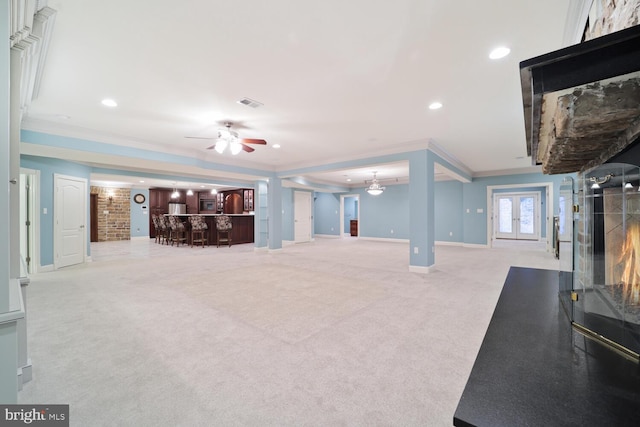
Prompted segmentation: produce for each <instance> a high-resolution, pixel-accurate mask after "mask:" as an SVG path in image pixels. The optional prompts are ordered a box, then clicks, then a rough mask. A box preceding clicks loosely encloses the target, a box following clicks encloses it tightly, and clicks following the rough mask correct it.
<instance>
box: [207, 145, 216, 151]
mask: <svg viewBox="0 0 640 427" xmlns="http://www.w3.org/2000/svg"><path fill="white" fill-rule="evenodd" d="M214 148H216V144H213V145H212V146H211V147H207V150H213V149H214Z"/></svg>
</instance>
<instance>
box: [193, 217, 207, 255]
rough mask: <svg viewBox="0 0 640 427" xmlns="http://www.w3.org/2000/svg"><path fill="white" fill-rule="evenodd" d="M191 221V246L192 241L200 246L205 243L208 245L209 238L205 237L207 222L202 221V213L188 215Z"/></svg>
mask: <svg viewBox="0 0 640 427" xmlns="http://www.w3.org/2000/svg"><path fill="white" fill-rule="evenodd" d="M189 222H190V223H191V247H193V244H194V243H200V244H202V248H204V245H205V244H206V245H207V246H209V240H208V239H207V234H208V233H207V230H208V228H209V227H207V223H206V222H204V219H203V218H202V215H192V216H190V217H189Z"/></svg>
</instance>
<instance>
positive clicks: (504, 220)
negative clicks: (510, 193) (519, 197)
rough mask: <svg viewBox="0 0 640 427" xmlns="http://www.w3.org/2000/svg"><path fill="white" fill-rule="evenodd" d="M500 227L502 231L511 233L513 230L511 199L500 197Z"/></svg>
mask: <svg viewBox="0 0 640 427" xmlns="http://www.w3.org/2000/svg"><path fill="white" fill-rule="evenodd" d="M498 212H499V214H498V216H499V221H498V222H499V224H500V225H499V227H500V233H511V232H512V228H511V227H512V221H511V219H512V216H513V203H512V202H511V199H510V198H509V199H506V198H505V199H500V206H499V211H498Z"/></svg>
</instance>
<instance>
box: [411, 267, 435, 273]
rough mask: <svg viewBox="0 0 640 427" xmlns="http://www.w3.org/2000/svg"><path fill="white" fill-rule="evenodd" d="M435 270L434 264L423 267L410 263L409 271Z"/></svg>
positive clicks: (431, 271) (428, 271) (429, 271)
mask: <svg viewBox="0 0 640 427" xmlns="http://www.w3.org/2000/svg"><path fill="white" fill-rule="evenodd" d="M434 271H436V269H435V266H434V265H430V266H429V267H423V266H420V265H410V266H409V272H410V273H419V274H429V273H433V272H434Z"/></svg>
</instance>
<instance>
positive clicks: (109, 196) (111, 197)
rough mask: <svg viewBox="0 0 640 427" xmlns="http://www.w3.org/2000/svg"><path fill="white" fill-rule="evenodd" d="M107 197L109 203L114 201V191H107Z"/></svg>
mask: <svg viewBox="0 0 640 427" xmlns="http://www.w3.org/2000/svg"><path fill="white" fill-rule="evenodd" d="M107 199H109V203H110V204H111V203H113V191H109V192H108V193H107Z"/></svg>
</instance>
